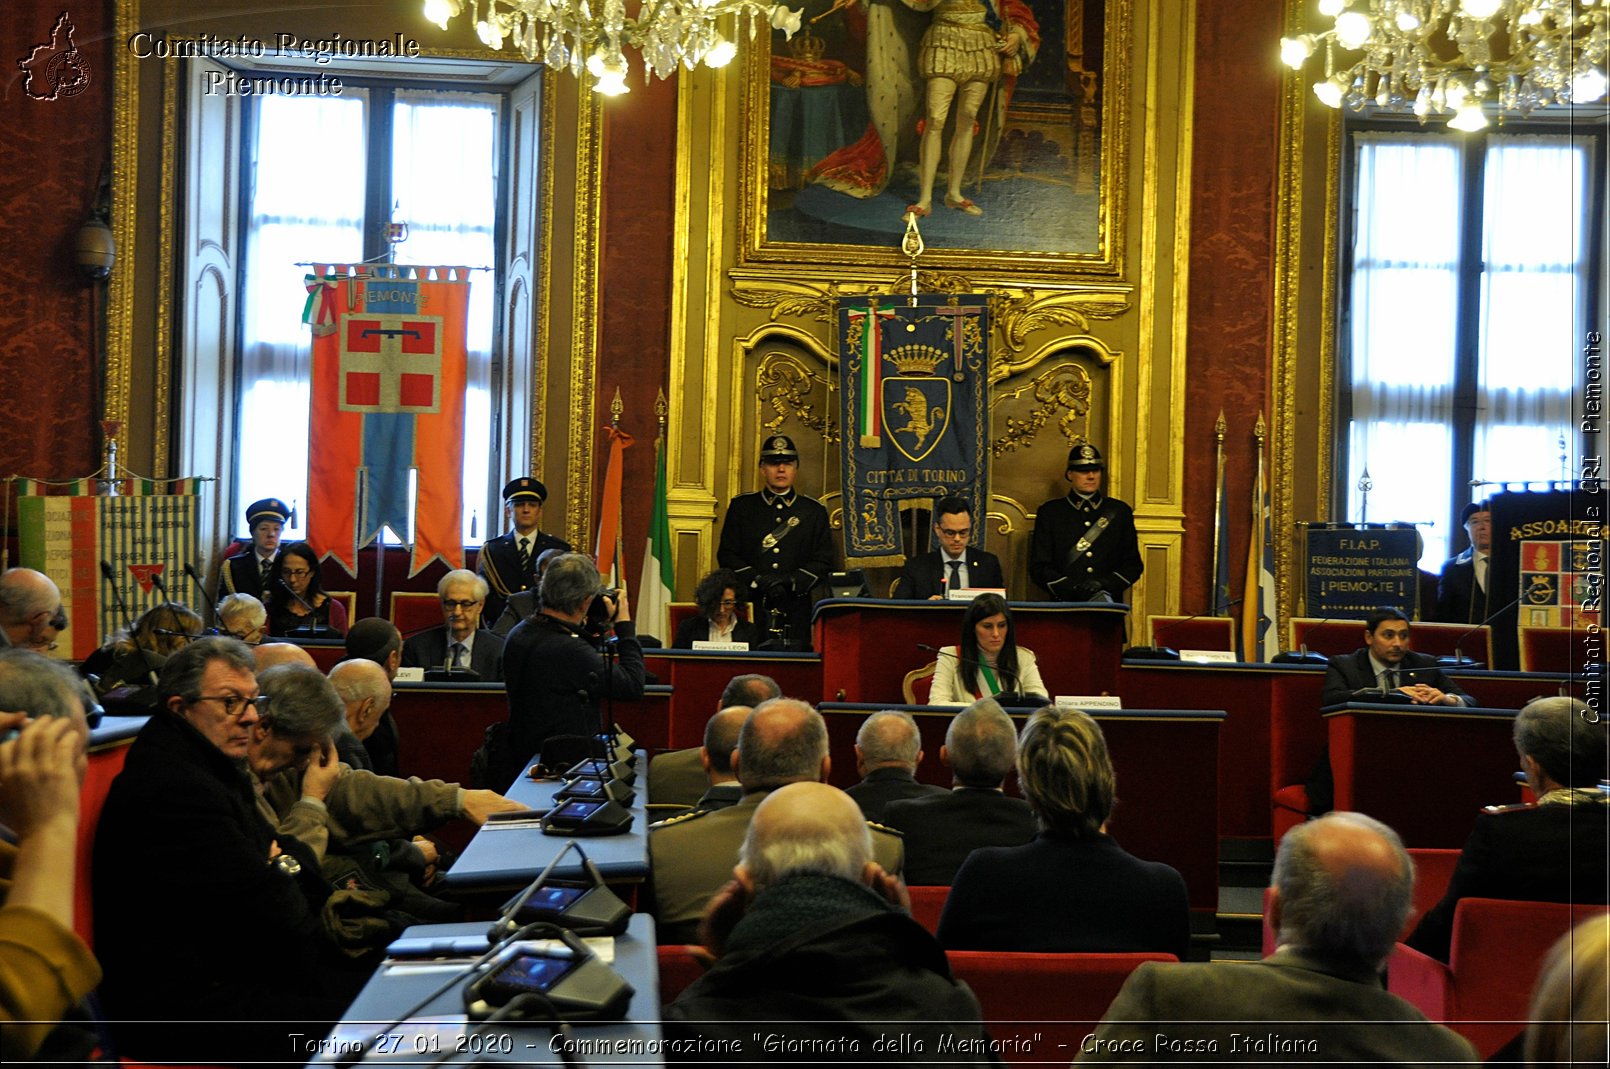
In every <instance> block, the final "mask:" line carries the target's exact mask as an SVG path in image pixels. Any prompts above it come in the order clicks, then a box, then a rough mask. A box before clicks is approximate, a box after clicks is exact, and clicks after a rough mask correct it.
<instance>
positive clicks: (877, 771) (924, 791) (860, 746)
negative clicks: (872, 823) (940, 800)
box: [844, 709, 945, 821]
mask: <svg viewBox="0 0 1610 1069" xmlns="http://www.w3.org/2000/svg"><path fill="white" fill-rule="evenodd" d="M921 763H922V733H921V732H920V731H919V730H918V729H917V721H916V720H914V719H912V716H911V714H910V713H903V712H897V711H895V710H892V709H886V710H884V711H883V712H881V713H873V714H872V715H871V716H869V717H867V718H866V719H865V720H864V721H862V722H861V730H859V731H857V732H856V733H855V771H856V773H857V774H858V775H859V776H860V777H861V782H860V783H857V784H856V785H855V786H853V787H851V788H849V789H848V790H846V791H845V792H844V793H846V794H848V795H849V796H850V797H851V798H854V799H855V804H856V805H858V806H860V807H861V812H862V813H864V814H865V815H866V818H867V819H868V820H879V821H881V820H882V819H883V808H884V806H886V805H888V804H889V803H890V802H894V801H898V800H900V799H902V798H931V797H933V796H934V795H939V794H944V793H945V788H943V787H938V786H935V785H934V784H932V783H918V782H917V766H918V765H919V764H921Z"/></svg>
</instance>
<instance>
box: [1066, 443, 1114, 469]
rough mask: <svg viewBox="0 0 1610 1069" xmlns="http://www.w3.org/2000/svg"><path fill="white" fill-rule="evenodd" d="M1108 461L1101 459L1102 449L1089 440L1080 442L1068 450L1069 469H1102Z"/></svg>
mask: <svg viewBox="0 0 1610 1069" xmlns="http://www.w3.org/2000/svg"><path fill="white" fill-rule="evenodd" d="M1106 466H1107V462H1106V461H1105V460H1102V459H1101V450H1099V449H1097V448H1096V447H1095V446H1093V445H1091V444H1090V443H1089V442H1080V443H1079V444H1078V445H1076V446H1074V447H1073V448H1072V449H1070V450H1068V470H1069V471H1101V470H1102V469H1103V468H1105V467H1106Z"/></svg>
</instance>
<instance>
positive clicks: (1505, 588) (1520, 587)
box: [1487, 479, 1610, 669]
mask: <svg viewBox="0 0 1610 1069" xmlns="http://www.w3.org/2000/svg"><path fill="white" fill-rule="evenodd" d="M1489 500H1490V502H1491V507H1492V514H1493V555H1492V558H1491V564H1490V566H1489V568H1488V572H1487V589H1488V590H1489V592H1490V593H1489V594H1488V603H1489V604H1494V603H1497V604H1498V605H1499V608H1498V609H1497V610H1496V612H1494V619H1493V622H1492V628H1493V667H1495V668H1507V669H1515V668H1518V667H1520V652H1519V647H1520V641H1519V629H1520V628H1522V627H1569V628H1572V629H1574V630H1576V631H1578V632H1579V633H1581V635H1582V636H1583V638H1584V639H1586V638H1587V637H1588V636H1589V635H1592V634H1598V633H1599V630H1600V629H1601V628H1602V627H1603V625H1604V576H1605V561H1604V550H1605V545H1604V542H1605V517H1606V515H1607V514H1610V513H1607V512H1606V509H1607V507H1610V501H1607V495H1606V492H1605V486H1604V484H1603V483H1602V482H1600V481H1599V480H1597V479H1594V480H1591V481H1585V482H1582V483H1579V484H1577V485H1575V486H1574V487H1572V488H1571V489H1569V490H1561V489H1556V490H1546V491H1536V492H1531V493H1519V492H1516V493H1501V494H1495V495H1493V497H1492V498H1490V499H1489ZM1500 598H1502V599H1503V600H1502V601H1500V600H1499V599H1500ZM1588 648H1589V647H1588V646H1586V645H1583V646H1579V649H1581V650H1583V652H1584V653H1586V652H1587V650H1588ZM1597 648H1599V649H1602V648H1603V647H1602V645H1600V646H1598V647H1597ZM1590 659H1591V658H1590ZM1581 660H1582V659H1581V658H1579V663H1581Z"/></svg>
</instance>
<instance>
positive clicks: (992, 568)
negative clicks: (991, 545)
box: [893, 496, 1006, 601]
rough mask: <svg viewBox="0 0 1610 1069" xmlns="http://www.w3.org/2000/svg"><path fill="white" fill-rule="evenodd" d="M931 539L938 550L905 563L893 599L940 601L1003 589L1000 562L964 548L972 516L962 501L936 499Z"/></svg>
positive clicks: (979, 552) (995, 557)
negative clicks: (973, 591) (966, 593)
mask: <svg viewBox="0 0 1610 1069" xmlns="http://www.w3.org/2000/svg"><path fill="white" fill-rule="evenodd" d="M934 537H936V538H938V539H939V548H938V549H935V550H931V551H929V552H927V553H923V554H919V555H918V556H915V557H912V558H911V559H910V560H908V561H906V566H905V567H904V568H902V569H900V578H898V579H896V580H895V587H894V595H893V596H895V597H898V598H911V599H913V600H916V599H919V598H927V599H928V600H929V601H941V600H943V599H944V597H945V595H946V594H947V593H948V592H950V591H952V590H971V589H976V588H978V587H1005V586H1006V579H1005V577H1004V576H1003V575H1002V573H1001V561H1000V558H999V557H997V556H996V555H995V554H993V553H986V552H985V551H984V550H982V549H971V548H969V547H968V544H967V543H968V541H969V540H970V539H971V538H972V537H973V514H972V512H971V510H970V508H969V506H968V504H967V500H966V499H965V498H961V497H955V496H951V497H944V498H940V499H939V502H938V504H936V505H935V506H934Z"/></svg>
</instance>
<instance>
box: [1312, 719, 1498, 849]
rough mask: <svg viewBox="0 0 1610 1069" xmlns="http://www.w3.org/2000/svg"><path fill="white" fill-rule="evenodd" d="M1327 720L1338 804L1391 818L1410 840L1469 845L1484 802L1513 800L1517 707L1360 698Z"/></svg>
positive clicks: (1408, 843)
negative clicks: (1380, 702) (1365, 701)
mask: <svg viewBox="0 0 1610 1069" xmlns="http://www.w3.org/2000/svg"><path fill="white" fill-rule="evenodd" d="M1325 720H1326V722H1327V727H1328V729H1329V731H1330V760H1331V771H1332V773H1333V775H1334V777H1335V780H1336V808H1337V809H1352V810H1357V811H1358V812H1361V813H1367V814H1369V815H1370V816H1372V817H1374V818H1375V819H1376V820H1379V821H1383V822H1385V823H1386V824H1388V825H1390V826H1391V827H1392V828H1393V829H1394V830H1395V831H1396V832H1397V833H1398V834H1399V835H1401V836H1402V837H1403V843H1404V845H1405V846H1430V847H1459V846H1463V845H1464V842H1465V839H1466V838H1467V837H1468V836H1469V835H1470V829H1471V826H1472V825H1474V824H1475V822H1476V814H1477V811H1478V810H1480V809H1481V807H1482V806H1484V805H1503V804H1506V803H1508V802H1510V801H1512V800H1513V799H1514V796H1515V788H1514V775H1515V772H1516V770H1517V769H1519V768H1520V759H1519V758H1518V757H1516V756H1515V744H1514V742H1513V741H1512V738H1511V733H1512V731H1513V730H1514V721H1515V713H1514V711H1513V710H1509V709H1464V708H1454V707H1450V706H1416V705H1370V704H1361V703H1359V704H1349V705H1347V706H1345V707H1343V708H1340V709H1337V710H1336V711H1334V712H1329V713H1326V714H1325Z"/></svg>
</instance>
